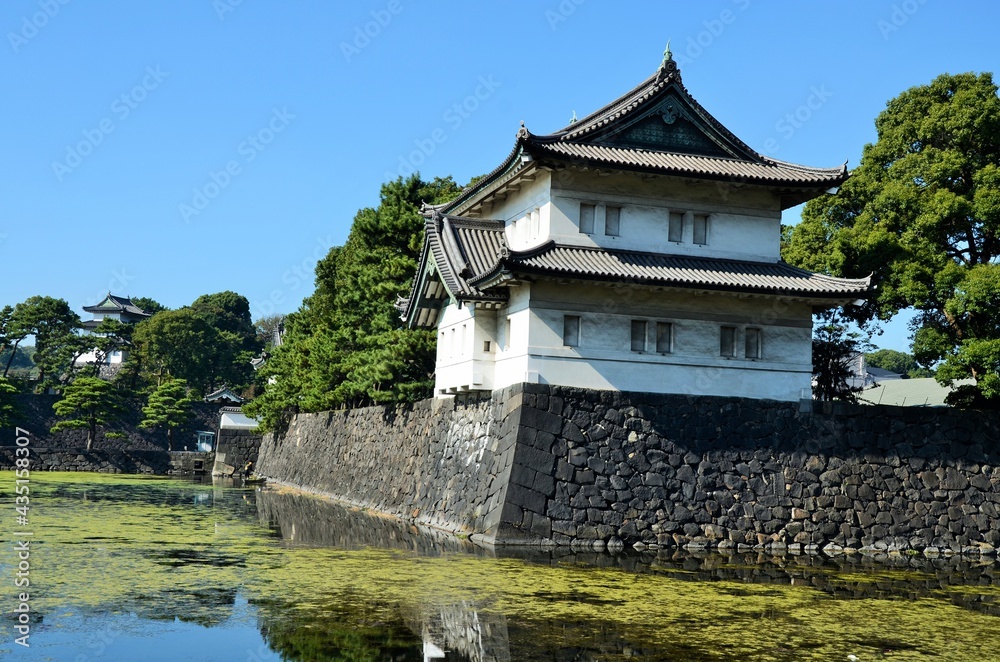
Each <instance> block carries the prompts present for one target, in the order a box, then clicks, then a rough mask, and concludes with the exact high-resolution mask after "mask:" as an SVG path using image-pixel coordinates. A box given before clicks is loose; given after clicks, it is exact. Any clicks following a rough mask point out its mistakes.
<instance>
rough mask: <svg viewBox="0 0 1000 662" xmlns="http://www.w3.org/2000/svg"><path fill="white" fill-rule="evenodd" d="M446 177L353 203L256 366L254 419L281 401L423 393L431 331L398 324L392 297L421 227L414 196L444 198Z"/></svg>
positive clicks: (412, 264)
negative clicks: (340, 235)
mask: <svg viewBox="0 0 1000 662" xmlns="http://www.w3.org/2000/svg"><path fill="white" fill-rule="evenodd" d="M459 192H460V187H458V186H457V185H456V184H455V182H454V181H452V179H451V178H450V177H449V178H447V179H440V178H439V179H435V180H434V181H432V182H423V181H421V180H420V178H419V176H416V175H414V176H411V177H409V178H408V179H402V178H400V179H397V180H395V181H393V182H389V183H387V184H384V185H383V186H382V190H381V198H380V204H379V206H378V207H376V208H365V209H362V210H360V211H359V212H358V213H357V215H356V216H355V217H354V223H353V225H352V226H351V232H350V234H349V235H348V238H347V242H346V243H345V244H344V245H343V246H340V247H335V248H333V249H332V250H331V251H330V252H329V254H328V255H327V256H326V257H325V258H324V259H323V260H320V261H319V263H318V264H317V265H316V289H315V291H314V292H313V294H312V295H311V296H309V297H308V298H307V299H306V300H305V301H304V302H303V304H302V306H301V307H300V308H299V310H297V311H296V312H295V313H292V314H291V315H289V316H288V317H287V318H286V320H285V336H284V338H283V344H282V346H281V347H278V348H276V349H275V350H274V352H273V356H272V357H271V358H270V359H269V360H268V362H267V363H266V364H265V366H264V368H263V369H262V371H261V373H262V378H263V379H264V380H266V381H267V382H268V384H267V386H266V388H265V391H264V393H263V394H262V395H261V396H260V397H258V398H257V399H255V400H254V401H253V402H251V403H250V404H249V405H247V406H246V407H245V408H244V409H245V410H246V411H247V413H248V414H250V415H252V416H255V417H257V418H258V419H259V420H261V425H262V427H263V428H265V429H267V428H271V427H273V426H274V425H276V424H277V423H278V421H279V420H280V418H281V416H282V414H283V412H285V411H289V410H291V411H295V410H300V411H322V410H325V409H332V408H337V407H343V406H356V405H363V404H371V403H379V402H399V401H407V400H415V399H418V398H421V397H426V396H427V395H429V394H430V393H431V390H432V387H433V373H434V343H435V338H434V333H432V332H429V331H424V330H413V329H407V328H404V327H403V326H402V322H401V321H400V319H399V313H398V312H397V311H396V309H395V307H394V304H395V301H396V298H397V297H398V296H400V295H405V294H406V293H407V292H408V291H409V288H410V285H411V283H412V281H413V276H414V274H415V272H416V268H417V263H418V261H419V258H420V248H421V244H422V242H423V235H424V218H423V217H422V216H421V215H420V213H419V205H420V204H421V202H428V203H431V204H436V203H441V202H445V201H447V200H449V199H451V198H453V197H455V196H456V195H458V193H459Z"/></svg>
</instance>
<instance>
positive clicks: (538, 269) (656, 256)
mask: <svg viewBox="0 0 1000 662" xmlns="http://www.w3.org/2000/svg"><path fill="white" fill-rule="evenodd" d="M505 271H506V272H509V273H518V274H539V275H549V276H563V277H570V278H579V279H581V280H597V281H614V282H624V283H635V284H643V285H662V286H677V287H684V288H698V289H706V290H719V291H731V292H744V293H759V294H778V295H789V296H804V297H810V298H820V299H825V298H833V299H836V298H844V297H863V296H865V295H866V294H867V293H868V291H869V289H870V287H871V279H870V278H858V279H847V278H833V277H831V276H824V275H823V274H817V273H813V272H811V271H806V270H804V269H799V268H797V267H793V266H791V265H789V264H786V263H784V262H747V261H742V260H725V259H718V258H699V257H689V256H681V255H666V254H662V253H642V252H637V251H617V250H608V249H603V248H589V247H583V246H562V245H558V244H555V243H554V242H549V243H547V244H543V245H542V246H540V247H539V248H537V249H535V250H533V251H527V252H523V253H510V254H509V255H508V256H506V257H503V258H501V259H500V260H498V262H497V264H496V265H495V266H494V267H493V268H492V269H491V270H490V271H488V272H483V273H480V275H479V276H477V277H476V278H473V279H471V281H472V282H473V283H474V284H476V285H479V286H482V287H488V286H489V285H491V284H494V283H498V282H499V281H500V280H501V279H502V274H503V272H505Z"/></svg>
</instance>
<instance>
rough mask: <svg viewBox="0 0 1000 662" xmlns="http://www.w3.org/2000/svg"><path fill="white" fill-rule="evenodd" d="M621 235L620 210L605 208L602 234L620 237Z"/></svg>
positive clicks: (619, 208) (617, 208) (618, 208)
mask: <svg viewBox="0 0 1000 662" xmlns="http://www.w3.org/2000/svg"><path fill="white" fill-rule="evenodd" d="M621 233H622V208H621V207H606V208H605V210H604V234H606V235H607V236H609V237H620V236H621Z"/></svg>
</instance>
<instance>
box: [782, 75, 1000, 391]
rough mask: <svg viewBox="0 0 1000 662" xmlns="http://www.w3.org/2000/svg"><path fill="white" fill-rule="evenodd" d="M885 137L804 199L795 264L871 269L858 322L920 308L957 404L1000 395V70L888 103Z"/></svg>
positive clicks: (954, 78) (919, 328)
mask: <svg viewBox="0 0 1000 662" xmlns="http://www.w3.org/2000/svg"><path fill="white" fill-rule="evenodd" d="M875 127H876V130H877V136H878V139H877V141H876V142H875V143H874V144H869V145H866V146H865V148H864V152H863V155H862V158H861V163H860V165H859V166H858V168H857V169H856V170H855V171H854V172H853V173H852V175H851V178H850V179H849V180H848V181H847V182H846V183H845V184H844V185H843V186H842V187H841V190H840V192H839V193H838V194H836V195H826V196H822V197H820V198H817V199H816V200H813V201H811V202H810V203H808V204H807V205H806V207H805V210H804V212H803V217H802V222H801V223H800V224H798V225H797V226H795V227H794V228H792V229H791V230H790V231H789V232H786V234H785V240H786V241H785V245H784V247H783V257H784V259H785V260H786V261H788V262H790V263H792V264H795V265H797V266H801V267H804V268H807V269H813V270H817V271H822V272H826V273H830V274H833V275H838V276H844V277H862V276H866V275H868V274H873V275H874V278H873V281H874V283H875V284H876V285H877V290H876V294H875V296H874V297H873V298H872V299H871V300H870V301H869V302H867V303H866V304H865V305H864V306H861V307H857V308H850V309H848V310H847V314H849V315H850V316H851V317H853V318H854V319H855V321H857V322H858V323H860V324H872V323H875V324H877V322H878V321H885V320H889V319H891V318H892V317H893V316H894V315H895V314H896V313H897V312H899V311H900V310H902V309H904V308H908V307H912V308H914V309H916V310H917V311H918V316H917V318H916V319H915V321H914V323H913V325H914V331H915V335H914V345H913V351H914V355H915V357H916V359H917V361H918V362H919V363H920V364H921V365H923V366H925V367H930V366H932V365H935V364H938V363H940V367H939V368H938V370H937V375H936V376H937V378H938V379H939V381H942V382H943V383H946V384H950V383H952V382H953V381H954V380H957V379H961V378H972V379H974V380H975V383H976V385H975V386H974V387H971V390H969V389H968V388H967V389H957V390H956V393H955V394H953V395H954V398H953V399H952V402H953V403H956V404H963V403H964V404H966V405H973V406H984V405H986V403H987V402H988V401H993V402H997V401H1000V305H998V304H1000V264H998V260H1000V98H998V96H997V86H996V85H995V84H994V82H993V78H992V75H991V74H985V73H984V74H978V75H977V74H973V73H966V74H958V75H950V74H944V75H941V76H939V77H937V78H936V79H934V81H932V82H931V83H930V84H929V85H923V86H918V87H913V88H911V89H909V90H907V91H905V92H903V93H902V94H900V95H899V96H898V97H896V98H894V99H892V100H891V101H889V103H888V105H887V107H886V109H885V110H884V111H883V112H882V113H881V114H880V115H879V116H878V118H877V119H876V120H875Z"/></svg>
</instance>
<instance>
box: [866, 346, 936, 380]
mask: <svg viewBox="0 0 1000 662" xmlns="http://www.w3.org/2000/svg"><path fill="white" fill-rule="evenodd" d="M865 362H866V363H867V364H868V366H869V367H871V368H881V369H882V370H888V371H889V372H894V373H896V374H898V375H902V376H903V378H904V379H905V378H914V379H915V378H918V377H933V376H934V371H933V370H928V369H927V368H921V367H920V364H918V363H917V360H916V359H915V358H913V355H912V354H907V353H906V352H900V351H897V350H895V349H879V350H876V351H874V352H869V353H867V354H865Z"/></svg>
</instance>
